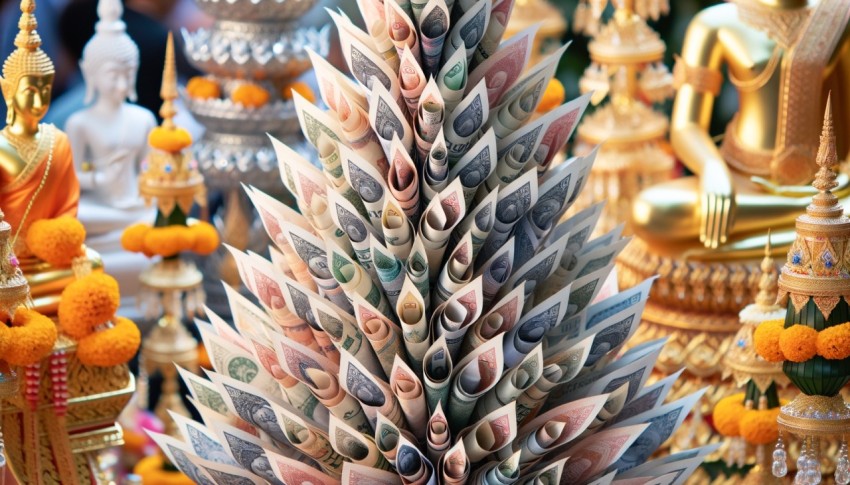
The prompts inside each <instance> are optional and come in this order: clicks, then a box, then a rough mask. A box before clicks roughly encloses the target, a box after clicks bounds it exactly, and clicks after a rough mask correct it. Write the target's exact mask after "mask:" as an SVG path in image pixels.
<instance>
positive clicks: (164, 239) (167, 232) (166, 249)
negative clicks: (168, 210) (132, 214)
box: [145, 226, 188, 258]
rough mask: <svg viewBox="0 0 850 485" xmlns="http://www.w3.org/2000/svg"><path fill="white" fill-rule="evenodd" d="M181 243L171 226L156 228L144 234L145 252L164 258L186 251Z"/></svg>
mask: <svg viewBox="0 0 850 485" xmlns="http://www.w3.org/2000/svg"><path fill="white" fill-rule="evenodd" d="M183 242H184V241H182V240H181V239H180V238H178V237H177V233H176V231H175V228H174V227H173V226H166V227H156V228H153V229H151V230H150V231H148V232H147V234H145V250H146V251H147V252H148V253H151V254H156V255H159V256H162V257H164V258H169V257H171V256H174V255H176V254H177V253H179V252H181V251H184V250H186V249H188V248H187V247H186V246H185V245H184V244H183Z"/></svg>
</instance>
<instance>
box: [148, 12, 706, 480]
mask: <svg viewBox="0 0 850 485" xmlns="http://www.w3.org/2000/svg"><path fill="white" fill-rule="evenodd" d="M358 5H359V7H360V12H361V14H362V16H363V20H364V21H365V26H366V30H362V29H361V28H359V27H357V26H356V25H355V23H354V22H353V21H352V20H351V19H350V18H348V17H347V16H346V15H345V14H343V13H341V12H333V11H329V12H328V13H329V16H330V20H331V21H332V22H334V23H335V24H336V27H337V29H338V31H339V38H340V42H341V46H342V52H343V57H344V59H345V62H346V64H347V67H348V71H349V73H350V75H349V74H346V73H343V72H341V71H340V70H338V69H337V68H335V67H334V66H332V65H331V64H330V63H329V62H328V61H327V60H326V59H324V58H323V57H321V56H319V55H316V54H312V61H313V65H314V68H315V72H316V75H317V78H318V86H319V93H320V95H321V103H320V104H321V105H322V107H319V106H316V105H313V104H311V103H310V102H308V101H307V100H306V99H304V98H302V97H300V96H299V95H298V94H297V93H294V97H295V105H296V109H297V113H298V118H299V121H300V124H301V127H302V131H303V133H304V135H305V137H306V139H307V140H308V141H309V143H310V144H312V145H313V146H314V147H315V149H316V152H317V154H318V157H317V158H318V161H319V163H320V166H314V165H312V164H311V163H310V162H309V161H307V160H305V159H304V158H302V157H301V156H300V155H299V154H298V153H296V151H295V150H293V149H291V148H289V147H288V146H286V145H284V144H282V143H281V142H279V141H277V140H275V139H273V138H272V139H271V143H272V144H273V146H274V148H275V150H276V153H277V158H278V162H279V166H280V174H281V178H282V180H283V183H284V185H285V187H286V188H287V189H288V190H289V191H290V192H291V193H292V194H293V196H294V199H295V200H296V201H297V207H289V206H287V205H284V204H283V203H281V202H280V201H278V200H276V199H275V198H273V197H271V196H269V195H267V194H265V193H263V192H261V191H259V190H256V189H255V188H253V187H245V190H246V192H247V194H248V196H249V197H250V199H251V201H252V202H253V204H254V206H255V208H256V210H257V212H258V214H259V218H260V219H261V220H262V223H263V225H264V227H265V229H266V230H267V232H268V235H269V237H270V239H271V241H272V242H273V245H272V246H271V247H270V248H269V256H268V258H267V257H264V256H261V255H259V254H256V253H251V252H247V253H246V252H242V251H239V250H237V249H234V248H229V249H230V252H231V253H232V255H233V257H234V258H235V261H236V266H237V268H238V271H239V274H240V276H241V279H242V282H243V284H244V285H245V287H247V288H248V290H249V291H250V293H251V294H252V295H253V296H254V298H253V299H251V298H246V297H244V296H243V295H242V294H240V292H239V291H237V290H236V289H234V288H231V287H227V286H226V287H225V289H226V294H227V298H228V300H229V305H230V310H231V314H232V321H226V320H224V319H222V318H220V317H219V316H217V315H215V314H214V313H212V312H211V311H209V310H208V311H207V318H208V321H200V320H199V321H197V322H196V323H197V325H198V328H199V330H200V334H201V336H202V338H203V342H204V345H205V346H206V349H207V352H208V353H209V355H210V358H211V362H212V365H213V367H214V371H213V372H207V373H206V375H205V376H202V377H199V376H198V375H195V374H193V373H191V372H187V371H186V370H184V369H180V374H181V376H182V378H183V380H184V382H185V383H186V386H187V388H188V389H189V392H190V393H191V397H190V399H191V401H192V403H193V404H194V406H195V407H196V409H197V410H198V413H199V414H200V415H201V417H202V422H197V421H194V420H191V419H187V418H184V417H182V416H176V415H175V416H174V418H175V420H176V421H177V423H178V429H179V436H164V435H157V434H153V436H154V438H155V439H156V441H157V442H158V443H159V444H160V446H161V447H162V449H163V451H164V453H165V454H166V455H167V456H168V458H169V459H170V460H171V461H172V463H173V464H174V465H175V466H176V467H177V468H179V469H180V470H181V471H183V472H184V473H185V474H186V475H188V476H189V477H191V478H192V479H193V480H195V481H197V482H198V483H203V484H218V485H230V484H253V483H271V484H276V485H280V484H287V485H302V484H308V483H309V484H316V485H318V484H338V483H345V484H379V485H380V484H404V485H411V484H413V485H435V484H488V485H489V484H493V485H496V484H513V483H517V484H557V483H562V484H582V483H593V484H610V483H622V484H625V483H628V484H645V483H646V484H648V483H652V484H681V483H683V482H684V481H685V480H686V479H687V477H688V476H689V475H690V474H691V473H692V472H693V471H694V469H695V468H696V467H697V466H698V465H699V463H700V462H701V461H702V459H703V457H705V456H706V455H707V454H708V453H710V452H711V451H712V448H710V447H706V448H701V449H696V450H690V451H684V452H681V453H678V454H675V455H670V456H665V457H663V458H658V459H655V460H653V461H648V460H649V458H650V456H651V455H653V454H654V453H655V452H656V450H657V449H658V448H659V447H660V446H661V445H662V444H663V443H665V442H666V441H668V439H669V438H670V437H671V436H672V435H673V434H674V433H675V432H676V430H677V429H678V428H679V427H680V426H682V424H683V422H685V418H686V417H687V416H688V414H689V412H690V410H691V409H692V407H693V406H694V405H695V403H696V402H697V401H698V400H699V399H700V397H701V396H702V392H703V391H700V392H696V393H694V394H691V395H688V396H686V397H684V398H681V399H678V400H668V399H667V397H668V393H669V392H670V389H671V388H672V386H673V383H674V381H675V379H676V378H677V377H678V374H674V375H671V376H667V377H666V378H661V379H657V380H655V381H653V382H651V383H648V382H649V378H650V374H651V372H652V369H653V367H654V364H655V361H656V359H657V358H658V356H659V353H660V351H661V348H662V346H663V345H664V342H663V341H650V342H644V343H641V344H640V345H637V346H628V345H627V343H628V340H629V339H630V338H631V337H632V335H633V334H634V333H635V331H636V329H637V326H638V324H639V322H640V320H641V314H642V312H643V309H644V306H645V304H646V301H647V298H648V297H649V292H650V288H651V286H652V282H653V280H652V279H649V280H647V281H645V282H643V283H641V284H639V285H637V286H635V287H633V288H629V289H625V290H623V291H619V292H614V293H613V294H610V295H608V294H606V295H600V292H601V290H602V288H603V286H604V283H605V281H606V280H607V279H608V277H609V275H610V274H611V272H612V269H613V267H614V261H615V259H616V257H617V255H618V254H619V253H620V252H621V251H622V250H623V248H624V247H625V246H626V244H628V242H629V239H628V238H623V237H622V234H621V233H622V226H620V227H617V228H615V229H614V230H612V231H610V232H608V233H607V234H604V235H602V236H599V237H596V238H595V239H591V238H590V235H591V234H592V233H593V230H594V227H595V225H596V223H597V221H598V220H599V216H600V213H601V209H602V205H601V204H599V205H595V206H591V207H589V208H587V209H585V210H583V211H581V212H578V213H576V214H574V215H572V216H570V217H565V216H564V214H565V213H566V212H567V210H568V209H569V208H570V206H571V204H572V203H573V202H574V201H575V200H576V198H577V196H578V194H579V193H580V191H581V190H582V188H583V186H584V184H585V182H586V180H587V176H588V174H589V172H590V168H591V166H592V164H593V160H594V157H595V153H596V152H595V151H594V152H591V153H590V154H589V155H587V156H584V157H576V158H570V159H566V160H564V159H563V157H561V156H559V155H558V154H559V153H561V152H563V148H564V146H565V144H566V142H567V141H568V139H569V138H570V136H571V134H572V132H573V130H574V129H575V127H576V124H577V123H578V121H579V118H580V117H581V115H582V113H583V112H584V110H585V108H586V106H587V104H588V100H589V96H584V97H581V98H578V99H576V100H572V101H569V102H566V103H564V104H563V105H561V106H559V107H556V108H554V109H552V110H550V111H548V112H545V113H538V112H537V107H538V104H539V103H540V100H541V97H542V95H543V93H544V92H545V90H546V87H547V85H548V84H549V82H550V80H551V79H552V76H553V75H554V72H555V68H556V66H557V65H558V62H559V60H560V59H561V56H562V55H563V53H564V51H565V49H566V47H564V48H562V49H559V50H557V51H555V52H554V53H552V54H551V55H549V56H548V57H545V58H543V59H542V60H541V61H540V62H539V63H537V64H536V65H528V59H529V58H530V54H531V49H532V45H533V44H534V36H535V34H536V30H537V27H536V26H535V27H530V28H528V29H527V30H524V31H522V32H520V33H518V34H516V35H515V36H513V37H512V38H510V39H505V40H503V39H502V35H503V33H504V31H505V27H506V24H507V21H508V18H509V17H510V13H511V10H512V8H513V1H512V0H454V1H452V0H449V1H446V0H418V1H416V0H414V1H409V0H408V1H405V0H383V1H382V0H358ZM626 349H628V350H626ZM668 401H672V402H668Z"/></svg>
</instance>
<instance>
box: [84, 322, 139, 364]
mask: <svg viewBox="0 0 850 485" xmlns="http://www.w3.org/2000/svg"><path fill="white" fill-rule="evenodd" d="M112 321H113V323H114V326H113V327H112V328H108V329H106V330H100V331H97V332H94V333H92V334H91V335H88V336H86V337H83V338H81V339H80V340H79V341H78V342H77V358H78V359H80V362H82V363H83V364H85V365H96V366H100V367H112V366H114V365H121V364H126V363H127V362H129V361H130V359H132V358H133V356H134V355H136V352H137V351H138V350H139V345H141V343H142V334H141V333H140V332H139V327H137V326H136V324H135V323H133V321H132V320H130V319H127V318H124V317H119V316H115V317H114V318H113V319H112Z"/></svg>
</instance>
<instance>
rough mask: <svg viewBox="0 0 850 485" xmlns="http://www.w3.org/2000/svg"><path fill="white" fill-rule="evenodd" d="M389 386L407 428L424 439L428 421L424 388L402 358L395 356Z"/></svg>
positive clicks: (419, 438)
mask: <svg viewBox="0 0 850 485" xmlns="http://www.w3.org/2000/svg"><path fill="white" fill-rule="evenodd" d="M390 388H391V389H392V391H393V394H395V396H396V398H398V402H399V405H400V406H401V410H402V412H403V413H404V418H405V421H407V424H408V426H409V428H408V429H409V430H410V431H411V432H412V434H413V435H414V436H415V437H416V439H418V440H419V441H420V442H424V441H425V426H426V425H427V423H428V409H427V407H426V402H425V389H424V388H423V387H422V382H421V381H420V380H419V377H417V376H416V374H415V373H414V372H413V369H411V368H410V367H408V365H407V364H406V363H405V362H404V359H403V358H401V357H400V356H396V358H395V361H394V362H393V369H392V373H391V374H390Z"/></svg>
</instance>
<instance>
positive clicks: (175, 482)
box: [133, 454, 194, 485]
mask: <svg viewBox="0 0 850 485" xmlns="http://www.w3.org/2000/svg"><path fill="white" fill-rule="evenodd" d="M133 473H135V474H136V475H138V476H139V477H141V478H142V483H144V484H145V485H194V482H193V481H192V479H191V478H189V477H187V476H186V475H184V474H182V473H180V472H178V471H171V470H166V469H165V459H164V458H163V457H162V455H159V454H157V455H151V456H148V457H145V458H142V459H141V460H139V462H138V463H136V466H135V467H134V468H133Z"/></svg>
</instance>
